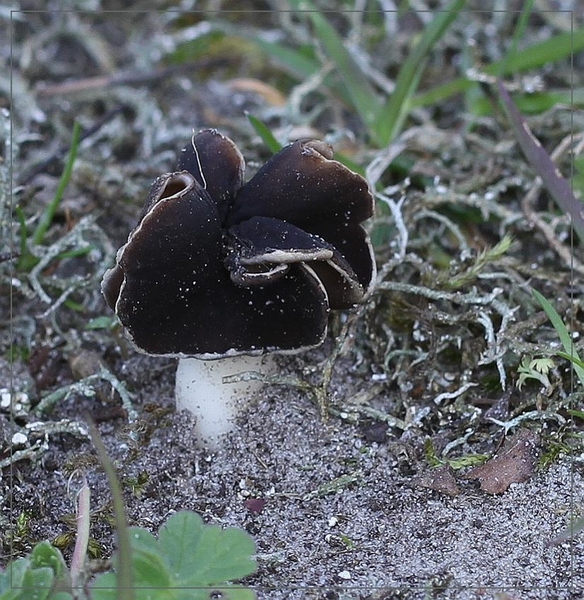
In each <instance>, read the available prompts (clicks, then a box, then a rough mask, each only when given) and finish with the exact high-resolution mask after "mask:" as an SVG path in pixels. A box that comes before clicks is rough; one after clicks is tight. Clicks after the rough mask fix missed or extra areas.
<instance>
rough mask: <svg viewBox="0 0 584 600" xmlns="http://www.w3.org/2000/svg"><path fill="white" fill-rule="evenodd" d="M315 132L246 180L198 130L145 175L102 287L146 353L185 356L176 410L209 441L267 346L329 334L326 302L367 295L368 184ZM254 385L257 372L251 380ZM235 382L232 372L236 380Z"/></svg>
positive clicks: (300, 343)
mask: <svg viewBox="0 0 584 600" xmlns="http://www.w3.org/2000/svg"><path fill="white" fill-rule="evenodd" d="M332 156H333V151H332V148H331V147H330V146H329V145H328V144H325V143H324V142H321V141H318V140H298V141H296V142H293V143H291V144H289V145H287V146H286V147H284V148H283V149H281V150H280V151H279V152H278V153H277V154H275V155H274V156H273V157H272V158H271V159H270V160H269V161H268V162H267V163H266V164H265V165H264V166H263V167H262V168H261V169H260V170H259V171H258V172H257V174H256V175H255V176H254V177H253V178H252V179H251V180H249V181H248V182H247V183H244V170H245V162H244V160H243V157H242V155H241V153H240V152H239V150H238V149H237V147H236V146H235V144H234V143H233V142H232V141H231V140H230V139H229V138H227V137H225V136H223V135H222V134H220V133H219V132H217V131H216V130H210V129H207V130H203V131H201V132H199V133H198V134H197V135H195V136H193V138H192V140H191V143H190V144H189V145H188V146H187V147H186V148H184V149H183V151H182V153H181V156H180V159H179V163H178V169H179V170H178V171H176V172H174V173H167V174H165V175H162V176H160V177H159V178H158V179H156V181H155V182H154V183H153V185H152V188H151V190H150V194H149V196H148V199H147V200H146V204H145V206H144V209H143V211H142V214H141V216H140V220H139V223H138V225H137V226H136V228H135V229H134V230H133V231H132V232H131V233H130V235H129V237H128V241H127V243H126V244H125V245H124V246H122V247H121V248H120V250H119V251H118V253H117V259H116V265H115V266H114V267H113V268H111V269H110V270H109V271H107V272H106V274H105V276H104V279H103V282H102V291H103V294H104V296H105V299H106V301H107V303H108V305H109V306H110V307H111V308H112V309H114V310H115V312H116V314H117V315H118V318H119V319H120V321H121V323H122V325H123V326H124V328H125V330H126V332H127V335H128V337H129V338H130V340H131V341H132V343H133V344H134V346H135V347H136V348H137V349H138V350H139V351H140V352H144V353H147V354H152V355H164V356H176V357H178V358H179V365H178V369H177V381H176V402H177V408H179V409H181V408H186V409H187V410H190V411H191V412H193V413H194V414H195V415H196V416H197V424H196V434H197V436H198V438H199V440H200V441H201V443H203V444H205V445H208V446H210V447H216V446H217V443H218V438H219V436H220V435H222V434H225V433H227V432H228V431H230V430H231V429H232V427H233V424H234V419H235V417H236V415H237V414H238V412H239V409H240V406H241V404H242V403H245V402H246V401H247V400H248V399H249V398H250V396H252V395H253V393H254V392H255V391H256V390H257V389H258V385H261V382H259V381H258V380H257V379H258V377H257V374H256V375H251V376H250V375H248V376H242V377H239V378H238V377H235V378H234V377H231V378H230V381H231V383H223V380H224V378H225V377H227V376H230V375H236V374H239V373H242V372H246V373H247V372H249V371H255V372H256V373H257V372H260V373H263V374H264V375H266V374H268V373H270V372H272V371H273V369H274V368H275V367H274V363H273V362H272V359H271V358H270V355H271V354H274V353H280V354H286V353H296V352H300V351H302V350H306V349H308V348H313V347H315V346H318V345H319V344H320V343H322V341H323V340H324V338H325V336H326V331H327V321H328V315H329V311H330V310H331V309H333V310H335V309H347V308H351V307H353V306H354V305H355V304H358V303H360V302H362V301H363V300H364V299H365V298H366V297H367V295H368V293H369V292H370V291H371V288H372V284H373V281H374V278H375V263H374V259H373V251H372V247H371V244H370V242H369V238H368V236H367V234H366V232H365V230H364V229H363V227H362V225H361V224H362V222H363V221H365V220H366V219H368V218H369V217H371V216H372V213H373V197H372V195H371V193H370V191H369V188H368V185H367V183H366V181H365V180H364V179H363V178H362V177H361V176H360V175H358V174H356V173H353V172H352V171H350V170H349V169H348V168H346V167H345V166H343V165H342V164H341V163H339V162H337V161H335V160H333V159H332ZM254 378H255V380H252V379H254ZM234 379H236V380H238V381H235V383H233V381H234Z"/></svg>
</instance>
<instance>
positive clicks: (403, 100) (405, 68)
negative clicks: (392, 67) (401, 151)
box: [375, 0, 465, 146]
mask: <svg viewBox="0 0 584 600" xmlns="http://www.w3.org/2000/svg"><path fill="white" fill-rule="evenodd" d="M464 4H465V0H453V1H452V2H451V3H450V4H449V5H448V6H447V7H446V8H445V9H444V10H443V11H440V12H437V14H436V16H435V17H434V19H432V21H431V22H430V24H429V25H428V26H427V27H426V29H424V31H423V33H422V35H421V37H420V40H419V42H418V43H417V45H416V47H415V48H414V50H413V52H412V53H411V54H410V55H409V56H408V58H407V59H406V61H405V62H404V64H403V65H402V67H401V68H400V71H399V74H398V76H397V79H396V82H395V90H394V92H393V94H391V96H390V98H389V101H388V102H387V104H386V105H385V106H384V107H383V108H382V109H381V111H380V112H379V117H378V119H377V123H376V124H375V126H376V128H377V139H378V142H379V145H380V146H386V145H387V144H388V143H389V142H390V141H391V140H392V139H394V138H395V136H396V135H397V134H398V133H399V132H400V130H401V128H402V127H403V124H404V121H405V119H406V117H407V115H408V114H409V112H410V110H411V108H412V105H411V100H412V97H413V94H414V92H415V91H416V89H417V87H418V83H419V80H420V77H421V75H422V71H423V69H424V65H425V64H426V59H427V58H428V56H429V54H430V52H431V51H432V48H433V47H434V45H435V44H436V42H438V40H440V38H441V37H442V36H443V35H444V32H445V31H446V30H447V29H448V27H449V26H450V24H451V23H452V22H453V21H454V19H456V17H457V16H458V13H459V12H460V10H461V9H462V8H463V6H464Z"/></svg>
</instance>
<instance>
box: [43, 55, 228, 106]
mask: <svg viewBox="0 0 584 600" xmlns="http://www.w3.org/2000/svg"><path fill="white" fill-rule="evenodd" d="M226 64H228V60H227V59H226V58H220V57H217V58H207V59H203V60H199V61H195V62H191V63H187V64H183V65H175V66H172V67H163V68H161V69H155V70H152V71H143V72H128V73H117V74H115V75H100V76H98V77H87V78H84V79H73V80H69V81H65V82H63V83H56V84H53V85H43V84H41V85H39V86H37V89H36V93H37V96H39V97H41V98H42V97H48V96H62V95H65V94H76V93H79V92H86V91H89V90H95V89H106V88H112V87H116V86H120V85H144V84H151V83H155V82H157V81H160V80H161V79H165V78H166V77H172V76H173V75H177V74H179V73H188V72H190V71H193V72H194V71H196V70H197V69H211V68H215V67H220V66H224V65H226Z"/></svg>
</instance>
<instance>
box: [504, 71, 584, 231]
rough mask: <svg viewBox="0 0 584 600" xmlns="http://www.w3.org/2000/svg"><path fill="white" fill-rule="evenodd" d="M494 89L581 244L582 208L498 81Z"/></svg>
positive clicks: (583, 222)
mask: <svg viewBox="0 0 584 600" xmlns="http://www.w3.org/2000/svg"><path fill="white" fill-rule="evenodd" d="M497 89H498V91H499V97H500V99H501V101H502V102H503V105H504V106H505V110H506V112H507V115H508V116H509V120H510V121H511V125H512V127H513V131H514V132H515V136H516V138H517V141H518V143H519V146H520V147H521V150H522V151H523V154H524V155H525V157H526V158H527V160H528V161H529V163H530V164H531V166H532V167H533V169H534V171H535V172H536V173H537V174H538V175H539V176H540V177H541V179H542V181H543V184H544V186H545V187H546V189H547V190H548V192H549V193H550V194H551V195H552V197H553V199H554V200H555V201H556V204H557V205H558V207H559V208H560V210H562V211H563V212H564V214H566V215H570V216H571V217H572V223H573V225H574V230H575V231H576V233H577V234H578V237H579V238H580V241H581V242H584V206H582V204H581V203H580V202H579V201H578V200H577V198H576V197H575V196H574V193H573V192H572V190H571V188H570V184H569V183H568V182H567V181H566V180H565V179H564V178H563V177H562V176H561V175H560V174H559V173H558V170H557V169H556V165H554V163H553V161H552V159H551V158H550V155H549V154H548V153H547V152H546V151H545V150H544V148H543V146H542V145H541V144H540V143H539V140H537V139H536V138H535V136H534V135H533V133H531V131H530V129H529V126H528V125H527V123H526V122H525V119H523V117H522V116H521V113H520V112H519V111H518V110H517V108H516V107H515V104H513V101H512V100H511V96H509V93H508V92H507V90H506V89H505V87H504V85H503V84H502V82H501V80H497Z"/></svg>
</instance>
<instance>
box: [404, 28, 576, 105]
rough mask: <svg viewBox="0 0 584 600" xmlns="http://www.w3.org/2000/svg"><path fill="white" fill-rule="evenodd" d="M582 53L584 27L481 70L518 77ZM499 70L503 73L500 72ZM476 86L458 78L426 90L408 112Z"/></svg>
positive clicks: (412, 100)
mask: <svg viewBox="0 0 584 600" xmlns="http://www.w3.org/2000/svg"><path fill="white" fill-rule="evenodd" d="M583 49H584V27H581V28H580V29H576V30H575V31H574V32H573V33H572V32H570V31H568V32H565V33H560V34H558V35H555V36H554V37H552V38H550V39H548V40H544V41H543V42H538V43H536V44H532V45H531V46H528V47H527V48H525V49H523V50H522V51H521V52H517V53H515V54H514V55H513V56H511V57H505V58H503V59H502V60H500V61H497V62H494V63H492V64H490V65H487V66H485V67H484V69H482V70H483V72H484V73H486V74H487V75H494V76H495V75H498V76H500V75H508V74H510V73H521V72H525V71H530V70H532V69H539V68H540V67H542V66H544V65H548V64H551V63H554V62H556V61H558V60H562V59H565V58H567V57H569V56H571V55H572V53H573V52H574V53H576V52H579V51H580V50H583ZM502 66H503V67H504V69H503V70H502ZM475 85H477V83H476V82H475V81H472V80H471V79H467V78H466V77H459V78H458V79H454V80H453V81H449V82H447V83H444V84H442V85H438V86H436V87H434V88H431V89H430V90H427V91H425V92H422V93H420V94H417V95H416V96H414V97H413V98H412V99H411V108H420V107H422V106H430V105H431V104H435V103H436V102H438V101H440V100H444V99H445V98H449V97H450V96H453V95H454V94H459V93H461V92H465V91H466V90H468V89H470V88H471V87H473V86H475Z"/></svg>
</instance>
